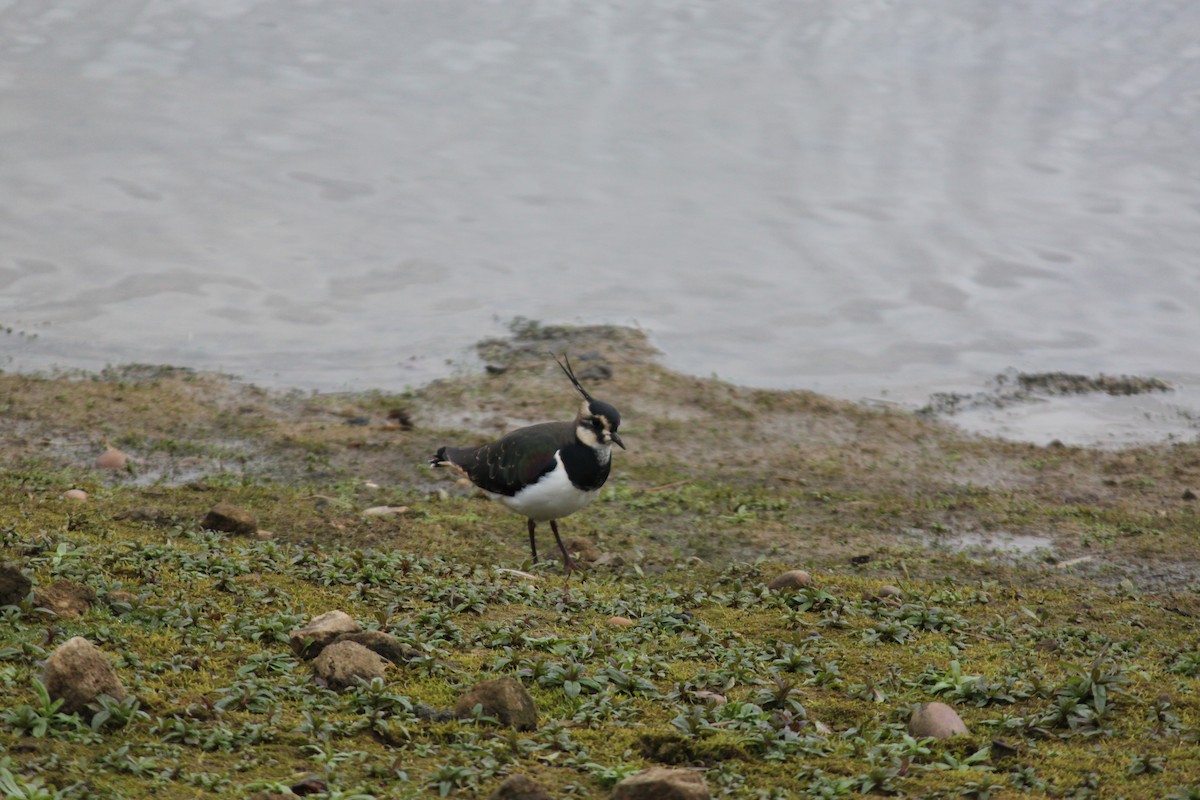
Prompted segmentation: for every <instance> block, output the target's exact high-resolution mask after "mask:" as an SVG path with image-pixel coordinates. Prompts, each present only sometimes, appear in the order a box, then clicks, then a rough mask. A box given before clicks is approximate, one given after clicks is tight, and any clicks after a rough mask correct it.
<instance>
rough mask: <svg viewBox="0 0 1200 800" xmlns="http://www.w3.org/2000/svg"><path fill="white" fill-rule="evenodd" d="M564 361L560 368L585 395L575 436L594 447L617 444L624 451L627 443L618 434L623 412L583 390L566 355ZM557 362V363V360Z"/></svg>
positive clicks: (577, 417) (576, 423) (577, 418)
mask: <svg viewBox="0 0 1200 800" xmlns="http://www.w3.org/2000/svg"><path fill="white" fill-rule="evenodd" d="M563 359H564V360H566V363H565V364H564V363H563V362H562V361H559V362H558V366H560V367H562V371H563V372H565V373H566V374H567V377H568V378H570V379H571V383H573V384H575V388H576V389H578V390H579V393H580V394H581V395H583V402H582V403H580V404H579V413H578V414H576V415H575V435H576V436H577V437H579V441H581V442H583V443H584V444H587V445H590V446H592V447H611V446H612V445H613V444H616V445H617V446H619V447H620V448H621V449H622V450H624V449H625V443H624V442H623V441H621V437H620V435H618V434H617V428H619V427H620V426H621V412H620V411H617V409H616V408H614V407H613V406H611V405H609V404H608V403H606V402H604V401H603V400H597V399H596V398H594V397H592V396H591V395H590V394H588V392H587V389H584V388H583V386H582V385H581V384H580V383H579V379H578V378H576V377H575V373H574V372H573V371H572V370H571V361H570V359H567V357H566V356H565V355H564V356H563ZM555 360H556V361H557V359H555Z"/></svg>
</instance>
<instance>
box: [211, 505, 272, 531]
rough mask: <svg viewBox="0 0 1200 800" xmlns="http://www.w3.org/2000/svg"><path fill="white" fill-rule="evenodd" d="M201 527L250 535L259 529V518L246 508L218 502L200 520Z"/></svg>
mask: <svg viewBox="0 0 1200 800" xmlns="http://www.w3.org/2000/svg"><path fill="white" fill-rule="evenodd" d="M200 527H201V528H204V529H206V530H210V531H224V532H225V533H237V534H242V535H244V536H250V535H253V533H254V532H255V531H257V530H258V518H257V517H255V516H254V513H253V512H251V511H247V510H246V509H244V508H238V507H237V506H235V505H230V504H229V503H217V504H216V505H215V506H213V507H212V509H211V510H209V512H208V513H207V514H205V515H204V519H202V520H200Z"/></svg>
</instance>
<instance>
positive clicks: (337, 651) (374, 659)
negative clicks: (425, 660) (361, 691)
mask: <svg viewBox="0 0 1200 800" xmlns="http://www.w3.org/2000/svg"><path fill="white" fill-rule="evenodd" d="M387 663H388V662H387V661H386V660H384V658H383V657H382V656H380V655H379V654H378V653H375V652H372V651H370V650H368V649H367V648H365V647H363V646H362V645H361V644H358V643H357V642H334V643H333V644H331V645H329V646H328V647H326V648H324V649H323V650H321V654H320V655H319V656H317V657H316V658H315V659H313V662H312V665H313V672H314V674H316V676H317V678H318V679H320V680H322V681H324V683H325V685H326V686H328V687H329V688H330V689H335V690H338V691H340V690H342V689H346V688H349V687H351V686H355V685H357V684H358V682H359V681H371V680H372V679H374V678H382V677H383V675H384V671H385V670H386V669H387Z"/></svg>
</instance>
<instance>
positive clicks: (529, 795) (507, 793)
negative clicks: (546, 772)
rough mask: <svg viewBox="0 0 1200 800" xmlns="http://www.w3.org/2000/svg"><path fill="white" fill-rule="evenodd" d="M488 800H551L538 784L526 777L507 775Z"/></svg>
mask: <svg viewBox="0 0 1200 800" xmlns="http://www.w3.org/2000/svg"><path fill="white" fill-rule="evenodd" d="M490 800H551V798H550V795H548V794H546V790H545V789H543V788H542V787H541V786H540V785H538V783H537V782H536V781H535V780H534V779H533V778H530V777H529V776H528V775H509V776H508V777H507V778H506V779H505V780H504V783H502V784H500V785H499V786H498V787H496V791H494V792H492V794H491V796H490Z"/></svg>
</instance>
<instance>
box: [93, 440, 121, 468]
mask: <svg viewBox="0 0 1200 800" xmlns="http://www.w3.org/2000/svg"><path fill="white" fill-rule="evenodd" d="M96 466H97V467H100V468H101V469H125V468H126V467H128V466H129V456H127V455H125V454H124V453H122V452H121V451H120V450H118V449H117V448H115V447H113V446H112V445H109V446H108V448H107V449H105V451H104V452H103V453H101V454H100V455H99V456H98V457H97V458H96Z"/></svg>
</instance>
